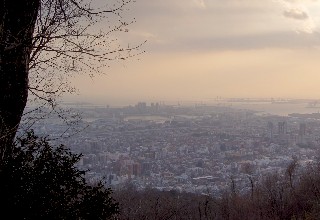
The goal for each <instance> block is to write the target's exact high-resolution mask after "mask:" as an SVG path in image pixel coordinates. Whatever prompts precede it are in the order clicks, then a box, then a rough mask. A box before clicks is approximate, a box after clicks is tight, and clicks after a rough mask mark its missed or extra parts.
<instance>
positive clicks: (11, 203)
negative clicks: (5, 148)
mask: <svg viewBox="0 0 320 220" xmlns="http://www.w3.org/2000/svg"><path fill="white" fill-rule="evenodd" d="M11 149H12V153H11V154H10V156H9V157H7V158H5V160H4V164H2V170H1V171H0V180H1V181H0V209H1V211H0V213H1V219H3V217H4V216H7V218H8V219H109V218H112V217H114V215H115V214H117V213H118V204H117V203H116V202H115V201H114V200H113V199H112V197H111V190H110V189H107V188H105V187H104V185H103V184H102V182H100V183H98V184H96V185H94V186H91V185H89V184H88V183H87V182H86V180H85V178H84V175H85V171H81V170H79V169H78V168H77V167H76V163H77V162H78V161H79V159H80V158H81V155H77V154H73V153H72V152H70V151H69V150H68V149H67V148H65V147H64V146H63V145H61V146H59V147H52V146H51V145H50V144H49V143H48V141H47V140H46V139H43V138H38V137H36V136H35V135H34V134H33V133H32V132H30V133H28V134H27V135H26V136H25V137H24V138H22V139H19V140H18V141H17V143H16V144H15V145H14V146H13V147H12V148H11Z"/></svg>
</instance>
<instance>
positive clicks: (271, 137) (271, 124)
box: [268, 121, 273, 140]
mask: <svg viewBox="0 0 320 220" xmlns="http://www.w3.org/2000/svg"><path fill="white" fill-rule="evenodd" d="M268 137H269V138H270V139H271V140H272V139H273V123H272V122H271V121H269V122H268Z"/></svg>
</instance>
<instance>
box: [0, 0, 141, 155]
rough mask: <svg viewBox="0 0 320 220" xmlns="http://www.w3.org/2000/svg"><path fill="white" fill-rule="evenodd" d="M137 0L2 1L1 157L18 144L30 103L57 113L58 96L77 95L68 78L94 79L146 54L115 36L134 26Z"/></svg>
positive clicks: (0, 9) (0, 73)
mask: <svg viewBox="0 0 320 220" xmlns="http://www.w3.org/2000/svg"><path fill="white" fill-rule="evenodd" d="M132 1H133V0H111V1H108V3H107V4H106V5H99V4H98V3H99V1H93V2H89V1H85V0H28V1H15V0H10V1H9V0H3V1H1V3H0V4H1V5H0V147H1V149H0V155H1V158H2V157H3V155H4V154H5V152H6V147H5V146H8V145H10V144H11V143H12V142H13V140H14V137H15V134H16V132H17V129H18V126H19V124H20V121H21V117H22V115H23V112H24V109H25V106H26V103H27V101H40V102H42V104H43V105H47V106H49V107H51V108H52V109H53V110H54V109H55V106H56V100H57V98H58V97H60V96H61V95H62V94H63V93H66V92H70V93H73V92H75V89H74V88H73V87H72V86H70V83H68V77H70V76H72V75H74V74H75V73H87V74H89V75H90V76H93V75H94V74H96V73H101V72H103V71H102V68H104V67H106V66H109V65H110V64H111V62H112V61H119V60H120V61H121V60H126V59H127V58H130V57H133V56H136V55H138V54H140V53H141V51H140V50H139V49H140V47H141V44H137V45H134V46H130V45H128V46H127V47H122V46H121V45H120V44H119V43H118V41H117V40H116V38H115V33H116V32H127V31H128V27H127V26H128V25H130V24H131V23H132V22H134V20H130V21H129V22H128V21H125V19H124V18H123V17H122V14H123V13H124V12H125V10H127V6H128V4H130V3H131V2H132ZM17 5H18V7H17ZM28 94H31V96H29V99H28Z"/></svg>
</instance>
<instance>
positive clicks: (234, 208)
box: [114, 160, 320, 220]
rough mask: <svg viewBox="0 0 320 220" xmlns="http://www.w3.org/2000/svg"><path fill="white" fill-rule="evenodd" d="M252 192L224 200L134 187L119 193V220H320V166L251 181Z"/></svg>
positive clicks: (294, 166) (224, 196)
mask: <svg viewBox="0 0 320 220" xmlns="http://www.w3.org/2000/svg"><path fill="white" fill-rule="evenodd" d="M243 181H247V183H248V186H250V187H248V190H247V192H246V193H239V192H238V190H235V189H238V187H239V186H232V185H233V184H235V183H232V182H230V184H229V185H230V189H229V190H226V191H225V192H224V193H222V194H221V195H219V196H214V195H199V194H191V193H179V192H176V191H170V192H161V191H157V190H154V189H146V190H144V191H137V190H135V189H134V188H129V187H127V189H123V190H120V191H116V192H115V195H114V197H115V198H116V199H117V201H119V203H120V214H119V219H123V220H125V219H136V220H138V219H139V220H140V219H155V220H163V219H168V220H169V219H175V220H177V219H181V220H182V219H198V220H202V219H206V220H207V219H214V220H225V219H229V220H269V219H273V220H298V219H299V220H303V219H304V220H317V219H320V205H319V204H320V162H312V163H310V164H308V165H307V166H304V167H302V166H299V164H298V162H297V161H296V160H294V161H292V163H291V164H289V166H288V167H287V169H286V170H285V171H283V172H280V171H279V172H276V173H270V174H266V175H264V176H261V177H260V178H259V179H257V180H254V179H253V178H248V179H247V180H245V179H244V180H243Z"/></svg>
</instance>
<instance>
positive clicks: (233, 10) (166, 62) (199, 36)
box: [78, 0, 320, 101]
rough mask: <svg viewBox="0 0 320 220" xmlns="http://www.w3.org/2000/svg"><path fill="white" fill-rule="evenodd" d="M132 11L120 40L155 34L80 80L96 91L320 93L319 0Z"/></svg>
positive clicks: (178, 3)
mask: <svg viewBox="0 0 320 220" xmlns="http://www.w3.org/2000/svg"><path fill="white" fill-rule="evenodd" d="M128 15H130V16H133V17H136V21H137V22H136V23H135V24H133V25H132V26H131V27H130V31H129V33H128V34H126V35H125V37H122V36H121V39H120V40H121V41H123V42H142V41H144V40H147V41H148V42H147V44H146V45H145V46H144V48H145V49H146V51H147V52H146V53H145V54H144V55H142V56H141V57H139V61H137V62H136V61H128V62H126V63H125V64H123V65H122V64H121V65H119V66H116V67H114V68H112V69H106V72H108V73H110V74H108V78H105V79H99V82H98V83H97V82H96V84H95V85H94V88H92V89H90V91H89V90H88V89H87V88H88V85H87V83H86V82H87V79H81V80H83V81H81V80H79V82H78V83H79V86H80V87H82V88H83V90H82V91H85V94H86V95H87V96H88V97H92V96H94V97H101V99H106V100H115V99H116V100H121V99H123V100H124V99H126V100H128V99H130V100H135V101H138V100H164V99H172V100H186V99H197V100H199V99H210V98H212V97H216V96H228V97H230V96H238V97H239V96H240V97H248V96H255V97H271V96H272V97H312V98H315V97H319V98H320V89H319V86H318V84H319V82H320V74H319V72H320V67H319V64H318V63H319V59H320V52H319V48H320V34H319V24H320V2H319V1H318V0H161V1H159V0H137V2H136V4H135V5H134V6H133V7H132V8H130V10H129V11H128ZM123 66H124V67H123ZM101 94H104V95H101Z"/></svg>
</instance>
